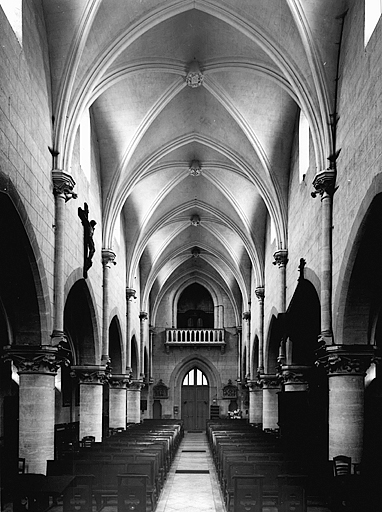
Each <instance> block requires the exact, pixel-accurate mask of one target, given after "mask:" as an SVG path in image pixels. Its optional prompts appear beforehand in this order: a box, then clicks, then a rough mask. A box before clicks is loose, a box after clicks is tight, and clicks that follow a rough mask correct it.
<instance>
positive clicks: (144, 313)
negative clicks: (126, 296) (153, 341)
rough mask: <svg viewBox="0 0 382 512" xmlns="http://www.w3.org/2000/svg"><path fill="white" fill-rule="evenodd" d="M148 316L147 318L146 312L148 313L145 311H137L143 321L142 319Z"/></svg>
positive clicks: (146, 318)
mask: <svg viewBox="0 0 382 512" xmlns="http://www.w3.org/2000/svg"><path fill="white" fill-rule="evenodd" d="M148 318H149V314H148V313H146V311H141V312H140V313H139V319H140V320H141V321H143V320H148Z"/></svg>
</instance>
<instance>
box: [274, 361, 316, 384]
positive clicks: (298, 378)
mask: <svg viewBox="0 0 382 512" xmlns="http://www.w3.org/2000/svg"><path fill="white" fill-rule="evenodd" d="M310 370H311V367H310V366H300V365H283V366H281V376H280V380H281V382H282V383H283V384H285V385H288V384H304V385H305V384H307V374H308V373H309V371H310Z"/></svg>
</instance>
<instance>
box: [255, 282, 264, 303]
mask: <svg viewBox="0 0 382 512" xmlns="http://www.w3.org/2000/svg"><path fill="white" fill-rule="evenodd" d="M255 295H256V297H257V299H258V301H259V302H260V303H262V302H264V297H265V288H264V286H258V287H257V288H256V289H255Z"/></svg>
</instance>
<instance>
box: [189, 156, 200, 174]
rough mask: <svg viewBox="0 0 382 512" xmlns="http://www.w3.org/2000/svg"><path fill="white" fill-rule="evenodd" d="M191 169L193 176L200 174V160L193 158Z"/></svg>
mask: <svg viewBox="0 0 382 512" xmlns="http://www.w3.org/2000/svg"><path fill="white" fill-rule="evenodd" d="M189 171H190V175H191V176H200V174H201V172H202V168H201V166H200V162H199V161H198V160H193V161H192V162H191V165H190V167H189Z"/></svg>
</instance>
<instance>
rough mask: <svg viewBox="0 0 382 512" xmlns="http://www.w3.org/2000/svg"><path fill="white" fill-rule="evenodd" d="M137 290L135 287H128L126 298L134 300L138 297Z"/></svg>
mask: <svg viewBox="0 0 382 512" xmlns="http://www.w3.org/2000/svg"><path fill="white" fill-rule="evenodd" d="M136 293H137V292H136V290H134V289H133V288H126V299H127V300H128V301H132V300H133V299H136V298H137V296H136Z"/></svg>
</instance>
